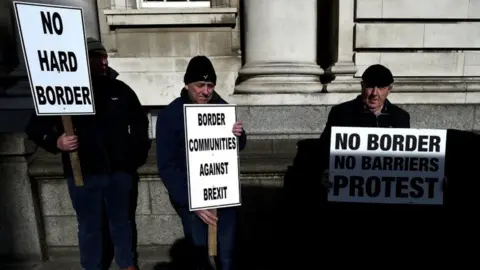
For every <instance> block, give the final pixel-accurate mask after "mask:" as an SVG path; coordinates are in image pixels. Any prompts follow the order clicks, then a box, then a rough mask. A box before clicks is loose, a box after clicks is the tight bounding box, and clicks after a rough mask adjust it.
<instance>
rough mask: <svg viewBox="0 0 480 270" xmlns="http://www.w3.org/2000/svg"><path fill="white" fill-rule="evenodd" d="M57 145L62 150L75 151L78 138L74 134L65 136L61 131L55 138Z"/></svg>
mask: <svg viewBox="0 0 480 270" xmlns="http://www.w3.org/2000/svg"><path fill="white" fill-rule="evenodd" d="M57 147H58V149H60V150H62V151H63V152H71V151H75V150H77V148H78V138H77V136H75V135H73V136H67V135H66V134H65V133H63V134H62V136H60V137H59V138H58V140H57Z"/></svg>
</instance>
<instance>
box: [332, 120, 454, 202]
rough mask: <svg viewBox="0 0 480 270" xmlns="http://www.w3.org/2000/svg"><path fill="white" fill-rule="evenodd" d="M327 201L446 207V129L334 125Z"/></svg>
mask: <svg viewBox="0 0 480 270" xmlns="http://www.w3.org/2000/svg"><path fill="white" fill-rule="evenodd" d="M331 134H332V136H331V141H330V167H329V180H330V182H331V183H332V185H333V186H332V188H331V190H330V192H329V195H328V199H329V201H335V202H358V203H382V204H435V205H439V204H443V187H442V185H443V179H444V170H445V168H444V167H445V147H446V138H447V135H446V130H437V129H397V128H356V127H333V128H332V133H331Z"/></svg>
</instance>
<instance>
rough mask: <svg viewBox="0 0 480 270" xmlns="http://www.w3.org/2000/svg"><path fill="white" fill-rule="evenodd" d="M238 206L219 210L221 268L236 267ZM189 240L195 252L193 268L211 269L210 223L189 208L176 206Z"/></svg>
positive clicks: (219, 260)
mask: <svg viewBox="0 0 480 270" xmlns="http://www.w3.org/2000/svg"><path fill="white" fill-rule="evenodd" d="M237 209H238V208H237V207H229V208H220V209H218V210H217V215H218V223H217V236H218V238H217V248H218V258H217V259H218V260H217V268H218V269H220V270H233V269H234V260H233V259H234V258H233V256H234V250H235V236H236V222H237ZM176 210H177V213H178V214H179V216H180V218H181V220H182V224H183V232H184V234H185V238H186V240H187V242H188V243H189V244H190V245H191V247H190V251H191V252H193V254H192V255H193V266H192V269H202V270H203V269H210V267H209V262H208V260H209V258H208V225H207V224H206V223H205V222H203V221H202V220H201V219H200V218H199V217H198V216H197V215H196V214H195V213H194V212H190V210H189V209H188V208H176Z"/></svg>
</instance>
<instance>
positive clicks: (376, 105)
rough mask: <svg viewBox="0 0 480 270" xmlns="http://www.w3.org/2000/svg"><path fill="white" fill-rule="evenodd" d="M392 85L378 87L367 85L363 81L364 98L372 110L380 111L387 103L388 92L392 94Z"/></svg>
mask: <svg viewBox="0 0 480 270" xmlns="http://www.w3.org/2000/svg"><path fill="white" fill-rule="evenodd" d="M390 90H392V86H391V85H389V86H385V87H377V86H366V85H365V84H363V83H362V98H363V102H364V103H365V105H367V107H368V108H369V109H370V110H372V111H379V110H381V108H382V107H383V104H385V100H386V99H387V96H388V94H390Z"/></svg>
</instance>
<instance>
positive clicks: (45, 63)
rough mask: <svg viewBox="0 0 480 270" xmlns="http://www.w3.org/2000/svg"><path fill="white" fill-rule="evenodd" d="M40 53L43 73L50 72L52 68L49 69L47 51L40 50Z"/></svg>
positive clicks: (39, 58) (39, 59)
mask: <svg viewBox="0 0 480 270" xmlns="http://www.w3.org/2000/svg"><path fill="white" fill-rule="evenodd" d="M37 53H38V62H39V63H40V69H41V70H42V71H45V70H47V71H50V67H49V64H48V62H49V61H48V56H47V51H40V50H38V51H37Z"/></svg>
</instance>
